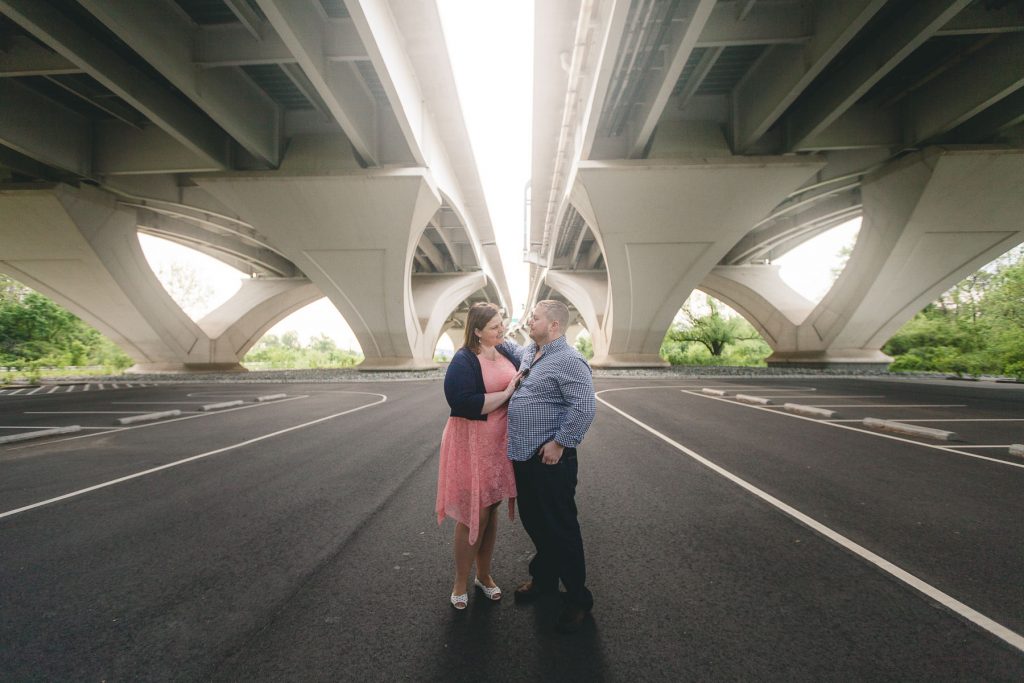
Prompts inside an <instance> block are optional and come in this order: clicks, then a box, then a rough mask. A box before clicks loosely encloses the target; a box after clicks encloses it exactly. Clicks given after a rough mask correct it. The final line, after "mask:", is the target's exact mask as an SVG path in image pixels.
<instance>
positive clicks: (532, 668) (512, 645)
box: [427, 596, 606, 681]
mask: <svg viewBox="0 0 1024 683" xmlns="http://www.w3.org/2000/svg"><path fill="white" fill-rule="evenodd" d="M503 602H507V603H508V604H505V605H501V604H495V603H489V602H487V601H486V600H471V601H470V604H469V607H468V608H467V609H466V610H465V611H464V612H460V613H456V612H454V610H453V612H452V615H451V621H450V622H449V623H448V627H447V629H446V633H445V638H444V640H445V642H446V643H447V645H446V646H445V654H444V655H443V656H442V657H439V658H438V661H437V663H436V667H437V670H436V672H435V675H434V676H428V677H427V678H429V679H431V680H437V679H439V678H442V677H443V678H445V679H447V680H452V679H454V680H461V679H463V678H465V679H466V680H469V679H473V680H492V681H494V680H499V681H500V680H562V681H564V680H586V681H603V680H605V679H606V676H605V672H604V655H603V653H602V650H601V642H600V637H599V625H598V619H599V618H600V617H599V616H598V617H591V618H590V619H588V620H587V621H586V622H585V623H584V625H583V627H582V628H581V629H580V630H579V631H578V632H577V633H573V634H560V633H555V631H554V624H555V621H556V620H557V618H558V614H559V612H560V611H561V606H562V603H561V600H560V599H559V598H557V597H554V596H551V597H549V598H546V599H542V600H540V601H538V602H537V603H536V604H531V605H513V604H512V599H511V597H509V598H506V599H505V600H503ZM510 608H511V609H513V610H519V611H523V610H529V611H532V618H530V619H529V624H530V626H529V632H524V633H517V632H515V631H513V632H512V633H509V630H508V626H512V625H513V624H509V623H507V622H508V621H509V616H508V612H507V610H509V609H510ZM514 621H519V622H520V624H521V623H522V622H523V621H524V620H522V619H517V620H514ZM502 622H506V623H505V626H506V628H501V626H502ZM513 623H514V622H513ZM502 641H504V642H502Z"/></svg>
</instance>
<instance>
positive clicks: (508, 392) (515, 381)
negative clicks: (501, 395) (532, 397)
mask: <svg viewBox="0 0 1024 683" xmlns="http://www.w3.org/2000/svg"><path fill="white" fill-rule="evenodd" d="M522 377H523V373H522V372H517V373H516V376H515V377H513V378H512V380H511V381H510V382H509V383H508V386H507V387H505V399H506V400H508V399H510V398H512V394H514V393H515V392H516V387H517V386H519V380H520V379H522Z"/></svg>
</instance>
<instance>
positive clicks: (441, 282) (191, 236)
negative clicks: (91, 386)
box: [0, 0, 511, 370]
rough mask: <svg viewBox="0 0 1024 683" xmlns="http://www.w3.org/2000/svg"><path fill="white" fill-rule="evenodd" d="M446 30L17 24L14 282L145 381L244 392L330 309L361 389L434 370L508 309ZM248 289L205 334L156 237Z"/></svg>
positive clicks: (161, 5)
mask: <svg viewBox="0 0 1024 683" xmlns="http://www.w3.org/2000/svg"><path fill="white" fill-rule="evenodd" d="M455 93H456V91H455V85H454V81H453V78H452V73H451V67H450V64H449V62H448V56H447V50H446V47H445V44H444V38H443V35H442V31H441V25H440V21H439V18H438V15H437V11H436V7H435V6H434V4H433V3H432V2H421V1H419V0H346V1H344V2H342V1H340V0H146V2H137V1H135V0H82V1H81V2H75V1H73V0H0V183H2V186H0V271H3V272H5V273H7V274H8V275H10V276H12V277H14V278H16V279H18V280H20V281H22V282H24V283H25V284H27V285H29V286H31V287H33V288H34V289H37V290H39V291H40V292H43V293H45V294H46V295H47V296H49V297H51V298H53V299H54V300H55V301H57V302H58V303H60V304H61V305H63V306H64V307H66V308H67V309H69V310H71V311H72V312H74V313H75V314H76V315H78V316H80V317H81V318H83V319H84V320H86V321H87V322H88V323H90V324H91V325H93V326H95V327H96V328H97V329H99V330H100V331H101V332H102V333H104V334H105V335H106V336H108V337H109V338H110V339H112V340H113V341H115V342H116V343H117V344H118V345H119V346H121V347H122V348H123V349H124V350H125V351H126V352H128V353H129V354H130V355H131V356H132V357H133V358H134V359H135V360H136V363H137V364H136V366H135V369H137V370H166V369H181V368H187V369H224V368H236V369H237V368H240V366H239V360H240V359H241V358H242V357H243V356H244V355H245V353H246V351H247V350H248V349H249V348H250V347H251V346H252V345H253V344H255V343H256V342H257V341H258V340H259V338H260V337H261V336H262V335H263V334H264V333H265V332H266V330H267V329H269V328H270V327H271V326H272V325H273V324H274V323H276V322H277V321H278V320H280V319H281V318H283V317H284V316H286V315H288V314H289V313H291V312H292V311H294V310H296V309H297V308H299V307H301V306H303V305H305V304H307V303H309V302H311V301H314V300H316V299H318V298H320V297H322V296H327V297H328V298H329V299H330V300H331V301H332V302H333V304H334V305H335V306H336V307H337V308H338V310H339V311H340V312H341V313H342V315H343V316H344V318H345V320H346V321H347V322H348V324H349V325H350V326H351V328H352V329H353V331H354V333H355V335H356V337H357V338H358V340H359V343H360V345H361V347H362V350H363V353H364V355H365V356H366V360H365V361H364V363H363V366H362V367H363V368H365V369H382V368H418V367H425V366H430V365H432V357H433V351H434V347H435V345H436V343H437V341H438V339H439V337H440V335H441V334H443V333H444V332H445V331H446V330H447V329H448V328H449V327H452V326H457V325H458V324H459V322H458V319H459V311H460V310H464V309H465V308H466V307H467V306H468V305H470V304H471V303H472V302H474V301H477V300H489V301H494V302H496V303H499V304H500V305H503V306H507V307H511V301H510V299H509V292H508V287H507V284H506V281H505V275H504V272H503V270H502V265H501V260H500V258H499V255H498V251H497V247H496V245H495V242H494V235H493V230H492V227H491V223H490V218H489V215H488V212H487V207H486V204H485V202H484V197H483V191H482V188H481V186H480V182H479V179H478V176H477V171H476V166H475V162H474V159H473V156H472V152H471V148H470V145H469V140H468V137H467V134H466V131H465V125H464V122H463V119H462V113H461V110H460V107H459V104H458V101H457V97H456V94H455ZM140 231H141V232H145V233H149V234H154V235H158V236H161V237H164V238H167V239H171V240H174V241H177V242H180V243H183V244H186V245H188V246H191V247H193V248H196V249H198V250H200V251H203V252H205V253H207V254H210V255H212V256H215V257H216V258H218V259H220V260H222V261H224V262H226V263H228V264H229V265H232V266H234V267H236V268H239V269H241V270H243V271H244V272H246V273H248V274H249V275H250V276H251V277H250V279H247V280H245V281H244V282H243V286H242V288H241V290H239V292H238V294H237V295H236V296H234V297H233V298H232V299H231V300H230V301H228V302H227V303H225V304H224V305H223V306H222V307H220V308H219V309H218V310H216V311H214V312H212V313H210V314H209V315H208V316H206V317H205V318H203V319H202V320H198V321H193V320H191V319H190V318H189V317H188V316H187V315H185V314H184V313H183V312H182V311H181V310H180V308H179V307H178V306H177V305H176V304H175V303H174V302H173V300H171V298H170V297H169V296H168V295H167V294H166V292H165V291H164V290H163V288H162V287H161V285H160V284H159V282H158V281H157V279H156V277H155V276H154V275H153V273H152V271H151V270H150V268H149V266H148V264H147V263H146V260H145V258H144V256H143V254H142V252H141V249H140V247H139V243H138V238H137V235H138V233H139V232H140Z"/></svg>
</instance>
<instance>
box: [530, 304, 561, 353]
mask: <svg viewBox="0 0 1024 683" xmlns="http://www.w3.org/2000/svg"><path fill="white" fill-rule="evenodd" d="M526 323H527V325H528V326H529V328H530V339H532V340H533V341H535V342H537V345H538V346H543V345H544V344H546V343H548V342H549V341H551V340H552V339H554V337H555V335H557V334H558V332H557V328H558V323H553V322H551V320H549V319H548V316H547V311H545V310H544V309H543V308H542V307H540V306H536V307H535V308H534V309H533V312H532V313H530V318H529V319H528V320H527V321H526ZM552 327H554V328H555V329H552Z"/></svg>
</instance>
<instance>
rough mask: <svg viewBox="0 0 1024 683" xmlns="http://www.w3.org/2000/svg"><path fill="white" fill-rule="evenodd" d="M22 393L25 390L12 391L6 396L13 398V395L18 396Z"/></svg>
mask: <svg viewBox="0 0 1024 683" xmlns="http://www.w3.org/2000/svg"><path fill="white" fill-rule="evenodd" d="M23 391H25V390H24V389H14V390H13V391H11V393H9V394H7V395H8V396H14V395H15V394H20V393H21V392H23Z"/></svg>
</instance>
